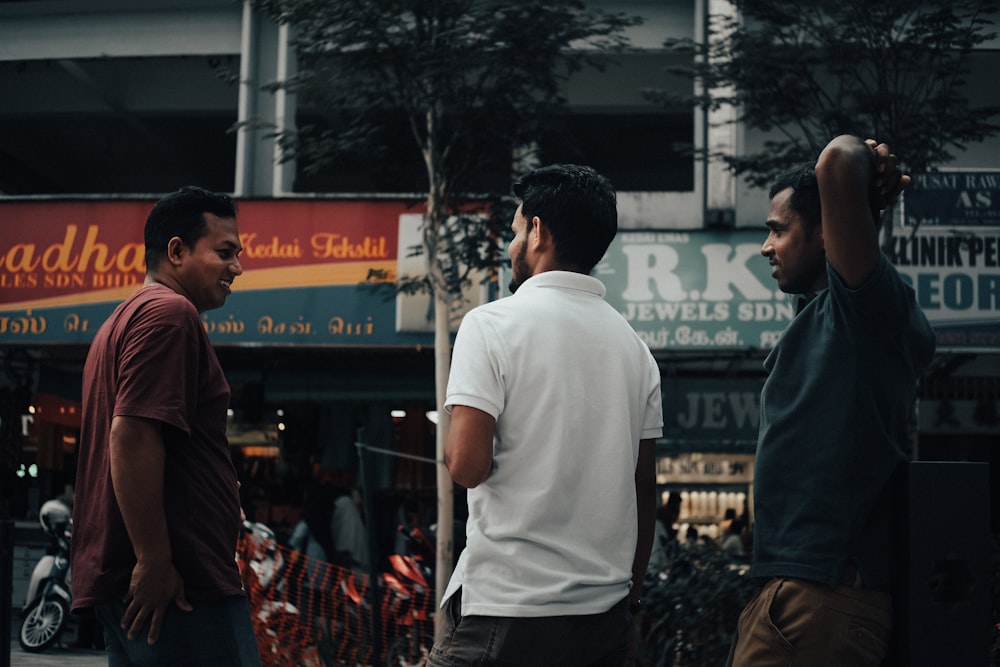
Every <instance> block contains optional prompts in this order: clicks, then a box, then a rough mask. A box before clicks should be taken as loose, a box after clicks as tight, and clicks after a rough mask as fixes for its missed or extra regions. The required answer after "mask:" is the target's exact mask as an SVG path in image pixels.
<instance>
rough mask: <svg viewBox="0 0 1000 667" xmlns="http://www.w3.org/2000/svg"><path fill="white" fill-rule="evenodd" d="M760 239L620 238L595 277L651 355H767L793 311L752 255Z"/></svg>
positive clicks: (703, 235) (631, 234) (750, 233)
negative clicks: (739, 352) (714, 352)
mask: <svg viewBox="0 0 1000 667" xmlns="http://www.w3.org/2000/svg"><path fill="white" fill-rule="evenodd" d="M765 236H766V230H765V229H763V227H762V228H761V229H759V230H747V231H742V230H735V231H727V232H715V231H697V232H662V231H650V232H639V231H623V232H620V233H619V234H618V237H617V238H616V239H615V241H614V242H613V243H612V245H611V248H609V249H608V253H607V255H606V256H605V258H604V261H603V262H602V263H601V264H599V265H598V267H597V269H596V273H595V275H597V277H598V278H600V279H601V280H602V281H603V282H604V284H605V285H606V286H607V288H608V297H607V298H608V301H609V302H610V303H611V304H612V305H613V306H615V308H617V309H618V310H619V312H621V314H622V315H623V316H624V317H625V319H627V320H628V321H629V323H630V324H631V325H632V327H633V328H634V329H635V330H636V331H637V332H638V333H639V335H640V336H641V337H642V339H643V340H644V341H646V344H647V345H649V347H650V348H651V349H653V350H683V349H717V350H724V349H746V348H758V349H768V348H771V347H773V346H774V344H775V342H777V340H778V338H779V337H780V336H781V332H782V331H784V329H785V327H786V326H787V325H788V322H789V321H790V320H791V319H792V317H794V315H795V310H794V307H793V305H792V302H791V300H790V299H789V298H788V295H786V294H784V293H783V292H781V291H780V290H778V286H777V283H776V282H775V280H774V279H773V278H771V268H770V266H769V265H768V262H767V259H766V258H764V257H763V256H761V254H760V247H761V244H762V243H763V242H764V238H765Z"/></svg>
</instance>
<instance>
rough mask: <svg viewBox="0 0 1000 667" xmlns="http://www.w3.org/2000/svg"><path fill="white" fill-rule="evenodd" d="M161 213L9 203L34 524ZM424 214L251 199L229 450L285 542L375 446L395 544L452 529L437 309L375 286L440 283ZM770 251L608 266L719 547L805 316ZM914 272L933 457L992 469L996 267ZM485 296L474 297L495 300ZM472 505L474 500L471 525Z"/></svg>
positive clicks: (676, 475) (617, 254) (23, 472)
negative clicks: (769, 363)
mask: <svg viewBox="0 0 1000 667" xmlns="http://www.w3.org/2000/svg"><path fill="white" fill-rule="evenodd" d="M151 203H152V202H151V201H149V200H98V199H94V200H71V201H70V200H67V201H53V200H45V201H42V200H37V201H7V202H0V220H2V223H0V239H2V243H0V254H2V262H3V265H2V267H0V268H2V271H0V283H2V287H3V290H2V294H3V297H2V304H0V351H2V355H3V362H4V364H3V365H4V368H3V371H4V375H3V380H2V382H0V388H2V390H3V391H4V393H5V397H4V415H3V422H2V423H3V428H4V431H3V442H4V456H5V461H7V463H8V466H7V467H8V469H9V470H8V471H7V472H5V474H8V475H10V479H12V480H13V481H12V487H13V488H12V489H11V491H10V492H9V493H8V494H6V495H7V497H8V500H9V502H10V511H11V515H12V516H14V517H15V518H18V519H27V518H30V517H31V515H32V513H33V512H35V511H37V507H38V506H39V504H40V503H41V502H44V500H46V499H47V498H48V497H52V496H55V495H58V494H59V493H62V492H63V491H64V489H65V486H66V485H67V484H70V483H71V481H72V478H73V466H74V463H75V461H74V456H75V446H76V437H77V431H76V428H77V426H78V424H79V409H80V407H79V391H80V389H79V377H80V369H81V368H82V362H83V358H84V356H85V354H86V347H87V344H88V343H89V341H90V339H91V337H92V335H93V332H94V330H95V329H96V327H97V326H99V324H100V323H101V322H102V321H103V320H104V318H105V317H106V316H107V314H108V313H109V312H110V311H111V309H112V308H113V307H114V305H115V304H116V303H117V302H118V301H120V300H121V299H122V298H124V296H125V295H127V294H128V293H129V292H130V291H131V290H134V289H135V288H136V286H137V285H138V284H139V283H141V281H142V276H143V267H142V261H141V260H142V252H141V243H139V242H138V240H139V239H141V238H142V221H143V220H144V219H145V214H146V212H147V211H148V208H149V207H150V205H151ZM419 222H420V210H419V208H418V207H416V206H414V205H413V203H412V202H408V201H402V200H365V201H358V200H318V199H310V200H245V201H241V202H240V230H241V235H242V239H243V244H244V246H245V251H244V254H243V256H242V258H241V260H242V263H243V267H244V270H245V273H244V275H243V276H241V277H240V278H239V279H238V280H237V281H236V284H235V286H234V293H233V295H232V296H231V297H230V299H229V301H228V302H227V304H226V305H225V306H224V307H223V308H220V309H219V310H216V311H210V312H207V313H205V314H204V315H203V320H204V323H205V327H206V329H207V330H208V332H209V335H210V337H211V338H212V340H213V341H214V342H215V343H216V344H217V349H218V352H219V356H220V359H221V361H222V365H223V368H224V369H225V371H226V374H227V376H228V378H229V381H230V384H231V386H232V389H233V403H232V421H231V424H230V438H231V441H232V444H233V451H234V458H235V460H236V461H237V464H238V465H239V466H240V467H241V477H242V479H243V480H244V496H245V498H244V501H245V504H246V505H247V509H248V511H249V512H250V513H251V515H252V516H253V517H255V518H258V519H260V520H263V521H266V522H268V523H269V524H272V525H273V526H274V527H275V528H276V530H278V532H279V534H280V533H281V531H282V530H283V529H285V528H287V527H288V525H289V524H290V522H292V521H293V520H294V519H295V517H296V515H297V512H298V508H299V506H300V502H301V492H302V490H303V488H304V486H305V484H306V483H307V482H308V481H309V480H311V479H314V478H316V477H320V478H323V479H326V480H328V481H330V482H332V483H337V484H342V485H347V486H353V487H358V486H361V482H362V480H361V479H359V475H358V472H359V455H358V453H359V451H360V450H359V449H358V447H357V446H356V443H358V442H361V443H363V444H366V445H368V446H369V447H370V448H371V449H369V450H365V451H367V452H369V454H370V456H371V458H370V460H369V466H370V467H369V472H370V473H371V476H370V485H371V488H370V489H366V492H369V493H370V494H371V497H372V499H376V500H378V502H377V503H376V506H377V507H378V510H377V511H378V512H379V513H380V516H379V517H378V521H379V523H380V524H381V529H380V532H381V533H382V539H383V540H384V541H385V543H386V545H388V544H389V542H391V540H392V539H393V532H394V529H395V526H396V525H397V523H398V522H399V520H400V519H401V518H405V516H407V515H408V514H409V515H412V514H413V513H414V511H415V512H416V514H418V515H420V516H421V517H422V519H423V520H424V521H426V522H428V523H431V522H433V521H434V519H435V516H434V514H435V510H436V501H435V490H434V486H435V470H434V465H433V457H434V449H435V448H434V439H435V433H434V429H435V424H434V386H433V350H432V349H431V348H430V344H431V341H432V334H431V333H430V331H431V319H432V314H431V311H430V308H429V299H428V298H427V297H426V296H423V297H421V296H409V297H397V296H395V295H394V294H393V293H392V290H391V287H387V286H386V285H385V284H382V285H381V286H379V285H370V284H368V285H366V284H362V283H364V281H365V279H366V277H367V276H368V275H369V271H370V270H372V269H379V270H381V271H384V272H386V273H387V274H388V275H401V274H407V273H408V274H415V273H419V271H420V269H421V264H420V261H421V260H420V259H419V258H414V257H410V256H409V253H408V251H407V249H408V248H409V247H411V246H413V245H415V244H416V243H417V242H418V239H419V235H418V226H419ZM921 233H922V234H924V235H926V236H928V237H930V238H931V240H930V241H927V242H926V243H925V244H924V247H927V248H933V247H938V246H940V247H942V248H944V249H945V250H944V251H943V252H952V251H949V250H947V248H948V247H949V246H948V243H947V242H941V243H939V242H938V241H936V240H934V235H935V234H941V233H942V232H937V231H935V230H933V229H929V230H924V231H922V232H921ZM978 233H979V234H980V236H981V237H982V239H981V242H980V243H979V244H978V245H977V244H975V243H973V244H972V245H971V246H970V247H980V246H981V247H982V248H994V251H993V262H994V265H995V262H996V251H995V248H996V243H997V238H996V234H995V233H993V234H992V235H991V234H990V233H983V232H982V231H980V232H978ZM760 242H761V233H760V232H759V231H757V230H730V231H707V230H698V231H632V230H627V231H622V232H621V233H620V234H619V237H618V239H617V240H616V241H615V243H614V244H613V245H612V247H611V249H610V250H609V252H608V255H607V257H606V259H605V261H604V262H602V263H601V264H600V265H599V266H598V268H597V269H596V271H595V274H596V275H597V277H599V278H600V279H601V280H602V281H603V282H604V283H605V284H606V285H607V287H608V299H609V301H610V302H611V303H612V304H614V305H615V306H616V307H617V308H618V309H619V310H620V312H622V314H623V315H624V316H625V317H626V318H627V319H628V320H629V321H630V323H631V324H632V325H633V327H634V328H635V329H636V330H637V331H638V332H639V334H640V336H642V337H643V339H644V340H646V342H647V343H648V344H649V346H650V348H651V349H652V350H653V351H654V354H655V355H656V356H657V358H658V360H659V361H660V366H661V370H662V373H663V387H664V413H665V420H666V429H665V435H664V438H663V439H662V440H661V441H660V443H659V445H658V448H659V451H658V455H659V456H658V458H659V461H658V483H659V487H660V491H661V493H663V494H666V493H673V492H677V493H679V494H681V495H682V497H683V498H684V504H683V506H682V514H681V522H682V523H687V524H690V525H694V526H696V527H697V528H698V529H699V531H701V532H702V533H703V534H708V535H710V536H711V535H712V533H713V531H715V530H717V525H718V523H719V522H720V521H721V520H722V518H723V516H724V515H725V513H726V510H728V509H732V510H734V511H735V513H736V514H737V515H742V514H744V513H746V514H748V515H750V516H751V517H752V500H751V499H752V485H753V478H752V474H753V455H754V449H755V440H756V428H757V419H758V414H757V410H758V398H757V397H758V395H759V390H760V386H761V384H762V382H763V377H764V376H763V371H762V368H761V362H762V360H763V357H764V355H765V354H766V350H767V349H769V348H770V347H771V346H773V344H774V342H775V341H776V340H777V338H778V337H779V336H780V333H781V331H782V330H783V329H784V327H785V326H786V324H787V322H788V321H789V319H790V318H791V317H792V316H793V309H792V306H791V303H790V302H789V300H788V299H787V297H786V295H784V294H782V293H781V292H779V291H777V290H776V289H775V285H774V284H773V281H772V280H771V278H770V276H769V275H768V267H767V264H766V262H763V261H761V260H760V256H759V248H760ZM900 247H901V246H900ZM984 252H985V251H984ZM896 259H897V263H898V264H899V265H900V269H901V270H902V271H903V272H904V273H905V274H907V275H908V276H909V277H910V278H911V280H912V281H913V284H914V286H915V288H916V289H917V293H918V298H919V299H920V300H921V304H922V305H923V306H924V308H925V310H926V311H927V312H928V314H929V316H930V317H931V319H932V322H934V324H935V327H936V329H937V330H938V334H939V347H940V348H941V351H940V354H939V355H938V358H937V359H936V361H935V366H934V368H932V369H931V371H930V372H929V374H928V379H927V381H926V382H925V383H924V386H923V387H922V389H921V397H922V404H921V405H922V407H921V413H920V422H919V428H918V438H917V439H916V440H915V451H914V455H915V456H917V457H919V458H921V459H924V460H926V459H930V458H934V459H943V460H986V461H992V459H993V457H994V456H995V454H994V451H995V450H996V448H997V444H998V434H1000V430H998V426H997V417H996V416H997V401H998V400H1000V399H998V390H997V379H996V378H997V374H998V372H997V367H998V356H997V354H996V350H997V349H998V348H1000V339H998V338H1000V333H998V329H1000V327H998V324H997V321H998V315H997V314H998V313H1000V303H998V302H1000V288H998V287H997V285H996V284H995V283H996V281H997V280H1000V278H997V274H996V271H995V266H994V267H993V268H992V269H991V268H990V267H989V266H986V265H985V264H986V262H985V259H986V256H985V255H982V256H980V260H981V261H980V262H979V263H978V264H977V265H971V266H970V265H968V263H965V264H963V265H954V266H952V265H938V264H937V263H935V261H934V259H935V258H934V257H933V256H931V255H927V254H926V253H925V255H920V254H919V253H918V254H912V253H911V254H909V255H907V256H906V258H905V259H900V258H896ZM921 261H923V263H921ZM501 284H502V279H501ZM968 289H972V290H975V291H974V292H972V293H968V292H967V290H968ZM466 296H467V299H468V301H469V303H470V304H473V303H477V302H479V301H480V300H483V299H485V298H488V293H487V292H485V291H482V290H480V289H478V288H475V289H470V291H469V293H468V294H467V295H466ZM977 378H978V379H977ZM949 411H950V412H949ZM993 469H994V470H997V469H998V466H993ZM994 486H995V485H994ZM663 497H665V495H664V496H663ZM411 510H413V511H411ZM461 512H462V503H461V502H460V501H459V502H456V517H457V518H459V520H460V517H461ZM997 515H1000V512H994V516H995V517H996V516H997ZM460 534H462V531H461V530H458V531H456V535H460Z"/></svg>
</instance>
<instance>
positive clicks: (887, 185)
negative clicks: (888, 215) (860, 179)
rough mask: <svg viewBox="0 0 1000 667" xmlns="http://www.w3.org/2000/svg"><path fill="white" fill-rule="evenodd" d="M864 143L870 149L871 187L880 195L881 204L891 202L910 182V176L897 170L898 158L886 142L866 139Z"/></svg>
mask: <svg viewBox="0 0 1000 667" xmlns="http://www.w3.org/2000/svg"><path fill="white" fill-rule="evenodd" d="M864 143H865V145H866V146H868V147H869V148H870V149H871V151H872V160H873V169H874V173H873V174H872V187H873V188H874V190H875V191H877V192H878V194H879V195H880V196H881V199H882V202H881V203H882V205H888V204H892V203H893V202H895V201H896V198H897V197H899V194H900V193H901V192H902V191H903V190H904V189H905V188H906V187H907V186H908V185H909V184H910V177H909V176H908V175H906V174H904V173H903V172H901V171H900V170H899V158H898V157H897V156H896V155H895V154H894V153H892V152H891V151H890V149H889V146H888V145H887V144H884V143H878V142H877V141H875V140H874V139H866V140H865V142H864Z"/></svg>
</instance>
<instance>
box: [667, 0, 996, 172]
mask: <svg viewBox="0 0 1000 667" xmlns="http://www.w3.org/2000/svg"><path fill="white" fill-rule="evenodd" d="M730 2H731V3H732V5H733V7H734V9H735V10H737V11H738V13H737V12H733V13H731V14H729V15H713V16H712V17H711V18H710V24H711V25H710V29H709V31H708V33H709V37H708V39H707V40H706V43H696V42H694V41H691V40H669V41H668V42H667V44H666V46H668V47H669V48H674V49H682V50H687V51H692V52H693V53H694V54H696V56H699V57H698V58H697V63H696V64H695V65H694V66H693V68H691V69H690V70H686V73H687V74H688V75H689V76H691V77H692V78H693V79H695V80H696V81H697V82H698V83H700V84H702V85H701V88H700V91H701V92H700V93H699V94H697V95H694V96H692V97H690V98H689V101H690V102H692V103H693V104H695V105H697V106H700V107H702V108H709V109H711V108H719V107H720V106H721V105H725V104H732V105H735V107H736V108H737V110H738V111H737V118H736V120H737V121H742V122H743V123H745V125H746V126H747V127H749V128H752V129H754V130H759V131H762V132H764V133H767V134H766V136H767V139H766V141H765V143H764V145H763V149H762V150H760V151H757V152H752V153H749V154H746V155H735V156H734V155H711V156H709V157H715V158H718V159H721V160H724V161H725V162H726V163H727V164H728V166H729V167H730V168H731V169H732V170H733V171H734V172H735V173H737V174H740V175H743V176H745V177H746V178H747V180H748V181H749V182H750V183H751V184H754V185H765V184H767V183H769V182H770V181H771V180H772V179H773V177H774V175H775V174H776V173H777V172H778V171H780V170H781V169H783V168H785V167H787V166H788V165H789V164H791V163H794V162H799V161H806V160H813V159H815V157H816V156H817V155H818V154H819V152H820V150H821V149H822V148H823V146H824V145H825V144H826V142H827V141H829V139H830V138H831V137H833V136H835V135H837V134H842V133H850V134H856V135H859V136H861V137H872V138H876V139H878V140H879V141H884V142H886V143H888V144H889V145H890V146H891V147H892V148H893V150H894V151H895V152H896V153H897V154H898V155H900V157H901V158H902V159H903V160H904V161H905V166H906V168H907V169H908V170H909V171H911V172H913V173H918V172H923V171H927V170H929V169H931V168H933V167H936V166H938V165H941V164H944V163H947V162H948V161H950V160H951V159H952V158H953V155H954V153H953V151H956V150H959V151H961V150H964V148H965V147H966V146H967V145H968V144H969V143H971V142H977V141H981V140H983V139H985V138H987V137H989V136H992V135H993V134H995V133H996V132H997V131H998V130H1000V126H998V125H997V123H996V117H997V114H998V113H1000V107H998V106H995V105H982V106H976V105H974V104H973V103H972V102H971V101H970V99H969V97H968V92H969V90H968V87H967V85H966V84H967V81H966V76H967V75H968V73H969V64H970V57H971V56H972V55H973V49H974V48H975V47H977V46H978V45H981V44H983V43H984V42H986V41H988V40H990V39H992V38H993V37H994V36H995V33H993V32H991V31H990V26H991V25H992V22H991V20H990V17H991V15H992V14H993V13H994V12H995V11H996V10H997V3H996V2H994V1H993V0H884V1H880V2H872V1H871V0H838V1H837V2H832V1H824V2H798V1H793V0H730ZM653 96H654V97H659V98H661V99H663V98H665V97H667V95H666V94H664V93H662V92H660V93H655V92H654V93H653Z"/></svg>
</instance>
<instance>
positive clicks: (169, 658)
mask: <svg viewBox="0 0 1000 667" xmlns="http://www.w3.org/2000/svg"><path fill="white" fill-rule="evenodd" d="M191 604H192V605H193V606H194V610H193V611H188V612H185V611H181V610H180V609H178V608H177V607H176V606H174V605H173V604H171V605H170V606H169V607H168V608H167V615H166V618H165V619H164V622H163V627H162V628H161V630H160V638H159V640H157V642H156V643H155V644H154V645H152V646H150V645H149V644H147V643H146V631H148V625H147V628H146V630H144V631H143V632H142V633H141V634H140V635H139V636H138V637H136V638H135V639H129V638H128V637H127V636H126V631H125V630H122V628H121V619H122V615H123V614H124V613H125V604H124V603H122V602H112V603H109V604H103V605H99V606H98V607H95V611H96V612H97V617H98V618H99V619H101V624H102V625H103V626H104V639H105V643H106V644H107V651H108V667H147V666H148V667H168V666H172V665H177V666H180V665H184V666H185V667H197V666H204V667H260V664H261V663H260V655H259V654H258V652H257V639H256V637H255V636H254V631H253V623H252V621H251V619H250V607H249V605H248V603H247V599H246V598H245V597H241V596H235V597H229V598H224V599H222V600H212V601H208V602H205V601H199V602H192V603H191Z"/></svg>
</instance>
